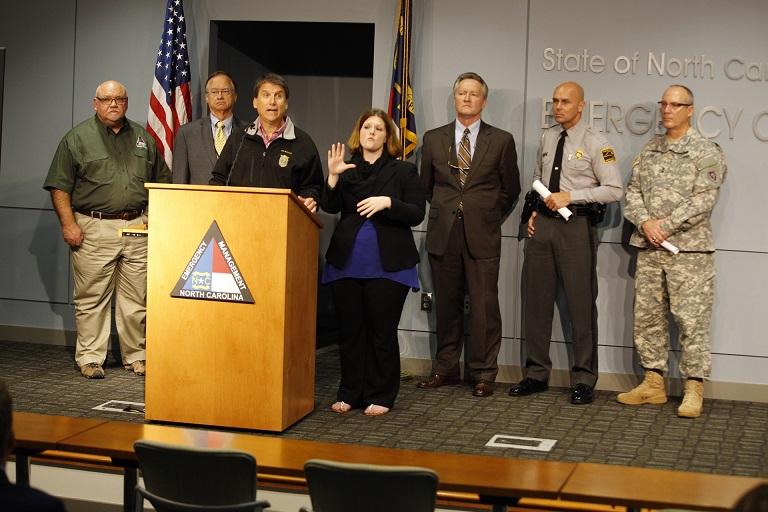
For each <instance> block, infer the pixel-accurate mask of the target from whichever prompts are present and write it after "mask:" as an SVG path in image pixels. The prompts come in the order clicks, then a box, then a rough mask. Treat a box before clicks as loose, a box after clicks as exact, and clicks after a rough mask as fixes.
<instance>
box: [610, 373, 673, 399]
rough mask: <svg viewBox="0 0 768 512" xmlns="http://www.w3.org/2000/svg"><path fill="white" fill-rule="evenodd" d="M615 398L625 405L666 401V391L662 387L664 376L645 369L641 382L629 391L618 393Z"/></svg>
mask: <svg viewBox="0 0 768 512" xmlns="http://www.w3.org/2000/svg"><path fill="white" fill-rule="evenodd" d="M616 400H618V401H619V403H622V404H626V405H641V404H663V403H666V401H667V391H666V390H665V389H664V377H663V376H661V375H659V374H658V373H656V372H652V371H650V370H646V372H645V379H643V382H641V383H640V385H639V386H637V387H636V388H635V389H633V390H631V391H627V392H626V393H619V395H618V396H617V397H616Z"/></svg>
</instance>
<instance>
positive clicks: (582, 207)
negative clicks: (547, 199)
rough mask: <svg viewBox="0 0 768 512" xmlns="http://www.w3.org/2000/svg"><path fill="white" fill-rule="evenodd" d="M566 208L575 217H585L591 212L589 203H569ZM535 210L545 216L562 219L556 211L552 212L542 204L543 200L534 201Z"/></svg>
mask: <svg viewBox="0 0 768 512" xmlns="http://www.w3.org/2000/svg"><path fill="white" fill-rule="evenodd" d="M568 209H569V210H571V212H572V213H573V214H574V215H575V216H577V217H587V216H589V215H590V214H591V213H592V212H593V210H592V207H591V206H590V205H589V204H569V205H568ZM536 211H537V212H539V213H541V214H542V215H546V216H547V217H554V218H556V219H562V217H561V216H560V214H559V213H557V212H556V211H554V212H553V211H552V210H550V209H549V208H547V205H546V204H544V202H543V201H538V202H537V203H536Z"/></svg>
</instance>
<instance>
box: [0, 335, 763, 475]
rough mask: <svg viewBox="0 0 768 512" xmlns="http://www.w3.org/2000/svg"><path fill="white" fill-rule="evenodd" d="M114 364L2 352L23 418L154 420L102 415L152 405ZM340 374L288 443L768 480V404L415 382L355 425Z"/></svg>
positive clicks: (23, 347)
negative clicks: (481, 393) (338, 401)
mask: <svg viewBox="0 0 768 512" xmlns="http://www.w3.org/2000/svg"><path fill="white" fill-rule="evenodd" d="M108 365H109V366H108V367H107V368H106V378H105V379H103V380H91V381H89V380H86V379H83V378H82V377H80V375H79V373H78V372H77V371H76V369H75V366H74V362H73V351H72V350H71V349H67V348H62V347H55V346H49V345H35V344H28V343H14V342H0V378H3V379H5V380H6V381H8V383H9V385H10V388H11V393H12V395H13V399H14V404H15V407H16V409H17V410H19V411H27V412H37V413H43V414H58V415H67V416H86V417H105V418H110V419H116V420H123V421H135V422H142V421H144V419H143V417H142V416H141V415H140V414H138V415H137V414H135V413H134V414H130V413H110V412H104V411H95V410H93V407H95V406H97V405H99V404H102V403H104V402H106V401H108V400H123V401H129V402H143V401H144V385H143V378H141V377H137V376H135V375H133V374H132V373H130V372H127V371H125V370H123V368H122V367H121V366H120V365H117V364H110V363H108ZM338 372H339V363H338V354H337V351H336V347H335V346H329V347H325V348H322V349H320V350H319V351H318V353H317V381H316V388H315V389H316V404H317V407H316V409H315V411H314V412H313V413H311V414H310V415H308V416H307V417H306V418H304V419H303V420H301V421H300V422H298V423H297V424H296V425H294V426H293V427H291V428H290V429H288V430H287V431H286V432H284V433H282V434H279V435H282V436H285V437H288V438H297V439H308V440H317V441H326V442H337V443H344V444H367V445H376V446H385V447H393V448H408V449H415V450H430V451H442V452H460V453H475V454H483V455H492V456H498V457H518V458H528V459H546V460H562V461H586V462H598V463H608V464H621V465H629V466H643V467H653V468H665V469H675V470H687V471H700V472H707V473H718V474H733V475H743V476H761V477H765V476H768V404H766V403H753V402H734V401H725V400H705V412H704V414H703V415H702V416H701V417H700V418H697V419H695V420H686V419H681V418H678V417H677V416H676V415H675V411H676V408H677V406H678V400H676V399H672V400H670V401H669V402H668V403H667V404H665V405H662V406H650V405H646V406H641V407H627V406H622V405H620V404H618V403H617V402H616V401H615V393H612V392H605V391H598V392H597V394H596V399H595V402H594V403H592V404H591V405H587V406H575V405H571V404H570V402H569V401H568V393H567V390H565V389H557V388H552V389H550V390H549V391H547V392H545V393H540V394H538V395H534V396H531V397H525V398H511V397H509V396H507V394H506V391H507V388H508V386H506V385H504V386H501V385H500V386H498V387H497V390H496V393H495V394H494V395H493V396H491V397H489V398H483V399H480V398H474V397H473V396H472V393H471V391H472V390H471V388H469V387H467V386H449V387H444V388H441V389H438V390H429V391H424V390H419V389H416V387H415V380H414V381H410V382H403V383H402V386H401V389H400V395H399V397H398V401H397V404H396V407H395V408H394V409H393V410H392V412H390V413H389V414H387V415H385V416H383V417H379V418H369V417H366V416H364V415H363V414H362V413H361V412H359V411H355V412H352V413H350V414H346V415H343V416H342V415H338V414H334V413H332V412H331V411H330V409H329V405H330V403H331V402H332V401H333V399H334V398H335V391H336V386H337V385H338ZM259 434H260V435H264V433H261V432H260V433H259ZM496 434H502V435H510V436H523V437H533V438H544V439H553V440H556V441H557V443H556V444H555V446H554V448H552V449H551V451H549V452H545V451H531V450H523V449H517V448H492V447H486V446H485V444H486V443H487V442H488V441H489V440H490V439H491V438H492V437H493V436H494V435H496ZM267 435H270V434H267ZM524 444H535V443H525V442H524Z"/></svg>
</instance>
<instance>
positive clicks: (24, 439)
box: [13, 412, 107, 485]
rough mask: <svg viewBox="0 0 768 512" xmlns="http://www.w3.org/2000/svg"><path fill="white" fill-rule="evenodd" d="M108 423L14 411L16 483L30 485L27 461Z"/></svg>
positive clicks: (105, 421) (101, 420)
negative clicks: (60, 443)
mask: <svg viewBox="0 0 768 512" xmlns="http://www.w3.org/2000/svg"><path fill="white" fill-rule="evenodd" d="M105 423H107V420H103V419H93V418H69V417H66V416H47V415H43V414H32V413H25V412H15V413H14V414H13V430H14V434H15V436H16V446H15V448H14V454H15V455H16V482H17V483H19V484H20V485H29V469H30V466H29V458H30V457H31V456H33V455H36V454H38V453H40V452H43V451H45V450H56V449H57V448H58V445H59V442H60V441H61V440H63V439H66V438H68V437H71V436H73V435H75V434H79V433H82V432H86V431H87V430H89V429H92V428H94V427H97V426H99V425H103V424H105Z"/></svg>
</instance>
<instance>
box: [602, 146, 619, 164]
mask: <svg viewBox="0 0 768 512" xmlns="http://www.w3.org/2000/svg"><path fill="white" fill-rule="evenodd" d="M600 152H601V153H602V154H603V162H605V163H607V164H609V163H611V162H615V161H616V155H615V154H614V153H613V148H605V149H603V150H602V151H600Z"/></svg>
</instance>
